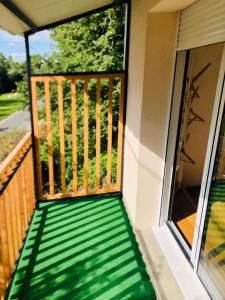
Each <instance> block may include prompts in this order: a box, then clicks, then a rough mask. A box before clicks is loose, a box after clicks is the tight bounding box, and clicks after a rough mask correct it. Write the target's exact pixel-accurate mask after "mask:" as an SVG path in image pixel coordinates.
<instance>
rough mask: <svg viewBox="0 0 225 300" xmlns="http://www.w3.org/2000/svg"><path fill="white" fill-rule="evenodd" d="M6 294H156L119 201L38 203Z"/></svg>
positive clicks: (138, 296)
mask: <svg viewBox="0 0 225 300" xmlns="http://www.w3.org/2000/svg"><path fill="white" fill-rule="evenodd" d="M9 299H29V300H31V299H37V300H43V299H48V300H53V299H54V300H55V299H65V300H67V299H68V300H73V299H89V300H94V299H98V300H100V299H102V300H108V299H118V300H121V299H156V296H155V292H154V289H153V287H152V284H151V281H150V278H149V276H148V274H147V271H146V268H145V265H144V262H143V260H142V256H141V254H140V251H139V248H138V245H137V242H136V240H135V237H134V234H133V231H132V228H131V225H130V223H129V220H128V217H127V214H126V212H125V209H124V206H123V203H122V201H121V200H120V199H119V198H118V197H116V196H110V197H109V196H108V197H104V198H96V199H94V198H91V199H85V200H73V201H71V200H70V201H64V202H49V203H42V204H41V208H40V210H39V211H36V212H35V215H34V218H33V221H32V224H31V227H30V230H29V234H28V238H27V240H26V243H25V246H24V249H23V252H22V255H21V258H20V261H19V264H18V268H17V271H16V274H15V277H14V280H13V283H12V286H11V289H10V292H9Z"/></svg>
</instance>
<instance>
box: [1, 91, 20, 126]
mask: <svg viewBox="0 0 225 300" xmlns="http://www.w3.org/2000/svg"><path fill="white" fill-rule="evenodd" d="M19 97H20V95H19V94H17V93H9V94H2V95H0V121H1V120H3V119H5V118H7V117H8V116H10V115H11V114H13V113H14V112H16V111H17V110H19V109H20V108H21V102H20V101H19V99H20V98H19Z"/></svg>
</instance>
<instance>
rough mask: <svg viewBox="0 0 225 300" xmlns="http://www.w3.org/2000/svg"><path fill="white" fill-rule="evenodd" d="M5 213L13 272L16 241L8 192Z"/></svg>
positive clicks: (5, 192)
mask: <svg viewBox="0 0 225 300" xmlns="http://www.w3.org/2000/svg"><path fill="white" fill-rule="evenodd" d="M4 201H5V203H4V204H5V205H4V212H5V216H6V231H7V238H8V244H9V248H8V251H9V262H10V268H11V270H12V268H13V266H14V262H15V257H16V253H15V251H14V241H13V229H12V220H11V219H12V213H11V208H10V197H9V194H8V191H7V190H5V191H4Z"/></svg>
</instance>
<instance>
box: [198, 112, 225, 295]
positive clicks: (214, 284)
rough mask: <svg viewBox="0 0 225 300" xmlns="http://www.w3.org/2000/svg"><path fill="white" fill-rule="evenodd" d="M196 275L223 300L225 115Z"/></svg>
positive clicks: (224, 261) (224, 291) (224, 273)
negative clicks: (197, 273)
mask: <svg viewBox="0 0 225 300" xmlns="http://www.w3.org/2000/svg"><path fill="white" fill-rule="evenodd" d="M199 275H200V277H202V279H203V280H204V281H205V283H206V284H207V285H208V286H210V288H209V291H212V293H213V294H214V298H215V299H220V298H221V299H225V113H224V115H223V120H222V126H221V131H220V138H219V142H218V149H217V155H216V160H215V165H214V171H213V178H212V182H211V188H210V194H209V201H208V207H207V213H206V220H205V227H204V236H203V242H202V247H201V254H200V264H199Z"/></svg>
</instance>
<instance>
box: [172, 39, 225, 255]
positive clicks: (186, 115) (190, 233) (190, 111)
mask: <svg viewBox="0 0 225 300" xmlns="http://www.w3.org/2000/svg"><path fill="white" fill-rule="evenodd" d="M223 48H224V45H223V43H221V44H215V45H210V46H204V47H200V48H196V49H192V50H190V51H189V61H188V68H187V74H186V80H185V82H184V91H185V92H184V93H183V97H182V99H181V103H180V118H179V125H178V130H177V142H176V149H175V159H174V166H173V181H172V188H171V195H170V211H169V222H170V224H171V225H172V226H173V228H174V230H175V231H176V232H177V234H178V236H179V237H181V240H182V242H184V243H183V244H184V246H185V249H187V252H188V254H189V255H190V251H191V249H192V245H193V238H194V232H195V225H196V217H197V211H198V205H199V199H200V192H201V190H202V189H204V188H205V187H204V180H203V174H204V169H205V159H206V152H207V146H208V140H209V132H210V128H211V122H212V116H213V110H214V100H215V95H216V90H217V83H218V77H219V71H220V66H221V59H222V54H223Z"/></svg>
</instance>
